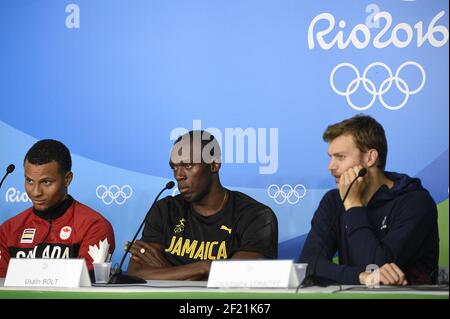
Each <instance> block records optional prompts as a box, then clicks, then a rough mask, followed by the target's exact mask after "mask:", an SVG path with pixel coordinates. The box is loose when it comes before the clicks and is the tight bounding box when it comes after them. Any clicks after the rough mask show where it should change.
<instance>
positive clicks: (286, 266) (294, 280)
mask: <svg viewBox="0 0 450 319" xmlns="http://www.w3.org/2000/svg"><path fill="white" fill-rule="evenodd" d="M299 284H300V281H299V278H298V276H297V271H296V268H295V267H294V262H293V261H292V260H220V261H219V260H217V261H213V262H212V264H211V270H210V273H209V278H208V285H207V287H208V288H217V287H222V288H225V287H226V288H244V287H245V288H297V287H298V285H299Z"/></svg>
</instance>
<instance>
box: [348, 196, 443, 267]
mask: <svg viewBox="0 0 450 319" xmlns="http://www.w3.org/2000/svg"><path fill="white" fill-rule="evenodd" d="M393 209H394V211H393V212H392V213H391V215H392V217H393V218H392V220H391V221H390V225H388V227H389V228H390V229H389V232H388V233H387V234H386V236H385V237H384V238H382V239H381V240H380V239H378V238H377V237H376V236H375V234H374V230H373V228H372V226H371V225H370V223H369V219H368V217H367V210H366V208H365V207H355V208H351V209H349V210H348V211H347V212H345V213H344V223H345V225H346V231H347V233H346V237H347V240H348V246H349V249H350V252H349V253H350V256H351V258H352V260H354V261H355V263H357V264H358V265H368V264H376V265H378V266H379V267H381V266H382V265H384V264H386V263H390V262H395V263H396V264H397V265H398V266H399V267H400V268H402V267H403V266H405V265H407V264H408V263H410V262H411V260H414V258H415V256H417V253H418V252H419V251H420V248H421V245H422V243H423V241H424V239H425V238H426V237H427V236H428V234H429V232H430V231H432V230H433V227H434V226H436V223H437V207H436V204H435V203H434V201H433V199H432V198H431V197H430V196H429V194H428V193H426V192H423V191H420V192H411V193H409V194H407V195H405V196H403V197H402V198H401V199H399V200H398V203H396V205H395V206H394V208H393Z"/></svg>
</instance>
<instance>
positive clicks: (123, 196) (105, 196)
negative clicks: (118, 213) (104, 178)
mask: <svg viewBox="0 0 450 319" xmlns="http://www.w3.org/2000/svg"><path fill="white" fill-rule="evenodd" d="M95 194H96V195H97V198H98V199H101V200H102V202H103V204H105V205H111V204H112V203H114V202H115V203H116V204H117V205H123V204H125V202H126V201H127V199H129V198H130V197H131V196H133V189H132V188H131V186H130V185H124V186H122V187H119V186H117V185H111V186H110V187H109V188H108V187H106V186H105V185H99V186H97V189H96V190H95Z"/></svg>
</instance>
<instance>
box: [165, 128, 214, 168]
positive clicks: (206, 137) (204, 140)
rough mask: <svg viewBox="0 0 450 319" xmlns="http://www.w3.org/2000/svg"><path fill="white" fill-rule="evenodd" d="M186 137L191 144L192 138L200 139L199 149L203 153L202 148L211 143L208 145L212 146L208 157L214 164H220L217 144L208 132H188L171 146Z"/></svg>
mask: <svg viewBox="0 0 450 319" xmlns="http://www.w3.org/2000/svg"><path fill="white" fill-rule="evenodd" d="M188 135H189V140H190V141H191V143H192V142H193V141H194V138H196V137H200V143H201V148H202V149H201V150H202V151H203V148H204V147H205V146H206V145H209V144H210V143H211V144H210V145H213V147H212V148H211V150H210V151H209V155H210V156H211V157H212V159H213V160H214V162H220V161H221V160H220V159H221V149H220V145H219V142H218V141H217V139H216V138H215V137H214V135H212V134H211V133H209V132H208V131H205V130H192V131H189V132H187V133H185V134H183V135H181V136H179V137H178V138H177V139H176V141H175V142H174V143H173V144H174V145H175V144H177V143H178V142H180V141H181V140H183V138H185V137H186V136H188ZM194 135H196V136H194ZM202 160H203V159H202Z"/></svg>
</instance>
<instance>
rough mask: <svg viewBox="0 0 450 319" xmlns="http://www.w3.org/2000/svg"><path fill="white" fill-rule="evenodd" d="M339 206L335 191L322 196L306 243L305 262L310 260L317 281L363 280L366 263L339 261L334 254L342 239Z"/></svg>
mask: <svg viewBox="0 0 450 319" xmlns="http://www.w3.org/2000/svg"><path fill="white" fill-rule="evenodd" d="M339 213H340V209H339V207H337V206H336V203H335V200H334V198H333V191H330V192H328V193H327V194H326V195H325V196H324V197H323V199H322V200H321V202H320V204H319V207H318V209H317V211H316V212H315V214H314V217H313V219H312V221H311V230H310V232H309V234H308V237H307V239H306V242H305V245H304V246H303V250H302V254H301V256H300V262H301V263H307V264H308V268H307V273H306V275H307V276H310V275H312V276H314V278H315V279H316V280H315V281H316V283H319V282H322V283H324V284H333V283H334V284H336V283H339V284H348V285H357V284H359V274H360V273H361V272H363V271H364V270H365V267H352V266H349V265H336V264H334V263H333V262H332V258H333V256H334V254H335V253H336V250H337V243H338V232H337V229H336V228H337V227H338V225H339V224H338V215H337V214H339Z"/></svg>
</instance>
